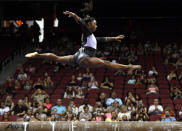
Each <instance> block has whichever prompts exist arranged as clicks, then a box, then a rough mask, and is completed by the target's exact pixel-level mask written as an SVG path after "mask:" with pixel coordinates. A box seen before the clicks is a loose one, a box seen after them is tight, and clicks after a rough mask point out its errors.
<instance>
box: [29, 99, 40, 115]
mask: <svg viewBox="0 0 182 131" xmlns="http://www.w3.org/2000/svg"><path fill="white" fill-rule="evenodd" d="M38 105H39V104H38V103H37V102H35V101H34V102H33V103H32V105H31V107H30V109H31V110H32V112H33V114H35V113H36V112H37V110H38Z"/></svg>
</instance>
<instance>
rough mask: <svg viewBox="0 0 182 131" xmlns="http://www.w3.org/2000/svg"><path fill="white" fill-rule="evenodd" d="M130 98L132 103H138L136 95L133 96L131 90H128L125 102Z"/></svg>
mask: <svg viewBox="0 0 182 131" xmlns="http://www.w3.org/2000/svg"><path fill="white" fill-rule="evenodd" d="M128 99H129V100H130V101H131V103H136V101H135V97H134V96H133V94H132V92H131V91H128V92H127V94H126V97H125V102H127V100H128Z"/></svg>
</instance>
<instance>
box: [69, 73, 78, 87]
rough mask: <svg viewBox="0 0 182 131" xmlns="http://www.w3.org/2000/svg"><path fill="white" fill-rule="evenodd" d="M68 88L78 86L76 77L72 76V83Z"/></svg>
mask: <svg viewBox="0 0 182 131" xmlns="http://www.w3.org/2000/svg"><path fill="white" fill-rule="evenodd" d="M68 86H78V83H77V81H76V77H75V75H72V76H71V81H70V82H69V83H68Z"/></svg>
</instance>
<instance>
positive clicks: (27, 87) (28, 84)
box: [23, 76, 33, 90]
mask: <svg viewBox="0 0 182 131" xmlns="http://www.w3.org/2000/svg"><path fill="white" fill-rule="evenodd" d="M32 85H33V81H32V80H30V76H28V77H27V79H26V81H25V84H24V85H23V88H24V89H25V90H31V89H32Z"/></svg>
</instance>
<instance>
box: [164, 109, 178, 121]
mask: <svg viewBox="0 0 182 131" xmlns="http://www.w3.org/2000/svg"><path fill="white" fill-rule="evenodd" d="M161 121H162V122H172V121H176V118H175V117H174V116H170V112H169V111H168V110H165V114H164V116H163V118H162V120H161Z"/></svg>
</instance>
